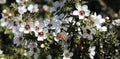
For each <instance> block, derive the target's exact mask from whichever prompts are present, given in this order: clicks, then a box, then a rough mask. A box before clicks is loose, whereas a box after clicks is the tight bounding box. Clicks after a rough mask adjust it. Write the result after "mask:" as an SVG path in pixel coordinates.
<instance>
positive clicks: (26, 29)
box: [19, 22, 33, 33]
mask: <svg viewBox="0 0 120 59" xmlns="http://www.w3.org/2000/svg"><path fill="white" fill-rule="evenodd" d="M32 27H33V23H25V22H23V23H21V24H20V28H19V31H20V32H24V33H29V32H30V31H31V29H32Z"/></svg>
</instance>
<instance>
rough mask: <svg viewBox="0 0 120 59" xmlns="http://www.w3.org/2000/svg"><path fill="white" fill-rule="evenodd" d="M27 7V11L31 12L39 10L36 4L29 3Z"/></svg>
mask: <svg viewBox="0 0 120 59" xmlns="http://www.w3.org/2000/svg"><path fill="white" fill-rule="evenodd" d="M27 9H28V11H30V12H31V13H34V12H38V11H39V9H38V5H37V4H35V5H33V4H30V5H29V6H28V8H27Z"/></svg>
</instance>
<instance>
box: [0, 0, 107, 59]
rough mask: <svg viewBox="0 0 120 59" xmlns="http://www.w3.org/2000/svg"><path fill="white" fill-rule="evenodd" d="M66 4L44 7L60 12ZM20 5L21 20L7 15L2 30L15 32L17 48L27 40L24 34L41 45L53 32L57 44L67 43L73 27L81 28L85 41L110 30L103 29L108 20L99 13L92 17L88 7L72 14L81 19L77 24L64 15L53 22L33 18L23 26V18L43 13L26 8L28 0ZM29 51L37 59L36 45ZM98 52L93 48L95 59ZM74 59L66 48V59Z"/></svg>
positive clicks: (90, 50) (56, 16) (80, 32)
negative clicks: (32, 34) (32, 36)
mask: <svg viewBox="0 0 120 59" xmlns="http://www.w3.org/2000/svg"><path fill="white" fill-rule="evenodd" d="M65 1H66V0H64V1H63V2H58V1H56V2H55V3H54V5H53V7H51V8H50V7H49V6H47V5H43V10H45V11H48V10H49V11H50V12H57V11H58V10H59V9H60V8H62V6H63V3H65ZM16 2H17V3H18V12H19V13H20V16H16V17H13V18H10V17H9V16H8V15H4V13H3V14H2V19H1V26H2V27H6V28H8V29H12V32H13V33H14V38H13V43H14V44H16V46H19V45H21V44H22V42H23V39H24V38H23V34H29V33H31V32H34V34H35V37H37V39H36V40H37V41H44V40H46V39H47V37H48V36H47V33H51V32H49V30H54V31H52V36H53V38H54V39H53V40H55V41H56V42H59V41H60V40H61V41H67V40H68V38H69V34H70V33H68V32H67V31H68V30H71V29H68V28H69V27H70V25H71V24H72V25H73V26H74V25H77V31H78V34H79V35H81V37H82V38H86V39H88V40H93V39H94V36H93V35H95V34H96V30H99V31H107V27H106V26H102V23H105V19H104V18H102V16H101V15H96V13H94V14H90V10H88V6H87V5H80V4H77V5H76V9H77V10H74V11H72V16H78V19H79V21H76V19H75V18H74V17H72V16H70V17H66V15H65V14H63V13H61V14H59V15H54V16H53V17H51V18H45V19H44V20H43V21H42V20H41V19H38V20H36V21H35V20H34V19H33V18H29V21H27V22H24V21H23V22H20V21H22V15H23V14H25V13H26V12H27V11H29V12H30V13H34V12H36V13H37V12H38V11H39V8H38V7H39V6H38V4H29V5H25V4H24V3H25V2H28V0H16ZM84 24H85V25H84ZM75 31H76V30H75ZM40 47H41V48H45V45H44V44H41V45H40ZM28 48H30V50H29V53H28V54H29V55H30V56H34V57H37V56H38V54H39V53H40V50H39V48H38V45H37V43H36V42H32V43H30V44H29V45H28ZM94 50H95V47H90V49H89V52H90V53H89V55H90V58H91V59H94V58H93V57H94V55H95V51H94ZM72 56H73V53H72V52H69V50H67V49H66V48H65V50H64V53H63V59H70V58H71V57H72ZM47 58H49V59H52V58H51V55H48V57H47Z"/></svg>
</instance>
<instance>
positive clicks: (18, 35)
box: [13, 33, 22, 46]
mask: <svg viewBox="0 0 120 59" xmlns="http://www.w3.org/2000/svg"><path fill="white" fill-rule="evenodd" d="M21 43H22V33H16V34H14V38H13V44H15V45H16V46H19V45H20V44H21Z"/></svg>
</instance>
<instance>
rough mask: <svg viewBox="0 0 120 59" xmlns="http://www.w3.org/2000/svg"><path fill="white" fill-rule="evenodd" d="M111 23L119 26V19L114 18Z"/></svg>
mask: <svg viewBox="0 0 120 59" xmlns="http://www.w3.org/2000/svg"><path fill="white" fill-rule="evenodd" d="M112 24H113V25H117V26H120V19H116V20H114V21H113V23H112Z"/></svg>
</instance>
